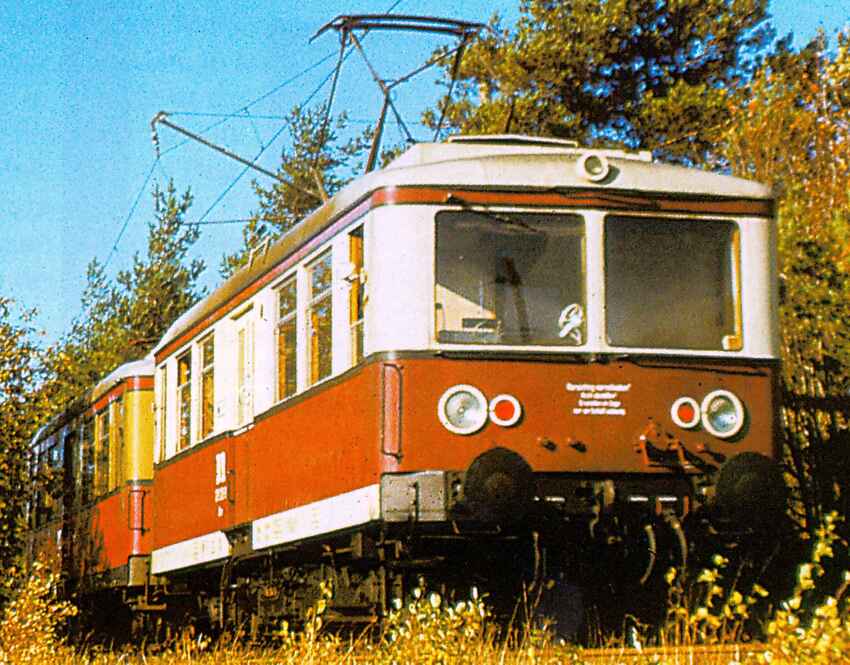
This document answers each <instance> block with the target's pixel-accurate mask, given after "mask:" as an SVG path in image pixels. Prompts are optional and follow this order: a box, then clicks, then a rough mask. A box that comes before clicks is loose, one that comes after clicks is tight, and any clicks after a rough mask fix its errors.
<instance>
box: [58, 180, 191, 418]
mask: <svg viewBox="0 0 850 665" xmlns="http://www.w3.org/2000/svg"><path fill="white" fill-rule="evenodd" d="M153 198H154V204H155V210H156V212H155V217H154V220H153V221H151V222H150V223H149V224H148V246H147V252H146V253H145V254H144V255H142V254H140V253H138V252H137V253H136V254H135V255H134V256H133V265H132V267H131V268H130V269H127V270H122V271H120V272H119V273H118V274H117V276H116V277H115V280H114V282H112V281H110V280H109V279H108V278H107V277H106V275H105V273H104V268H103V266H102V265H101V264H100V263H99V262H98V261H97V260H96V259H95V260H93V261H91V263H89V266H88V270H87V284H86V288H85V291H84V292H83V296H82V303H81V304H82V311H81V313H80V315H79V316H77V317H76V318H75V319H74V322H73V323H72V326H71V330H70V332H69V333H68V334H67V335H65V337H64V338H63V339H62V340H61V342H60V344H59V347H58V348H57V350H56V351H55V352H54V353H53V354H51V358H50V365H51V370H52V375H53V377H54V385H53V389H54V390H55V391H56V393H55V395H54V402H55V403H56V404H57V405H58V406H59V407H60V408H61V405H62V404H67V403H69V402H70V401H72V400H73V399H74V398H76V397H77V396H78V395H80V394H81V393H82V392H83V391H85V390H86V389H88V388H90V387H91V386H92V385H94V384H95V383H96V382H97V381H99V380H100V379H102V378H103V377H104V376H105V375H106V374H108V373H109V372H110V371H112V370H113V369H115V368H116V367H118V366H119V365H121V364H122V363H125V362H128V361H131V360H138V359H139V358H143V357H144V356H145V355H146V354H147V353H148V352H149V351H150V350H151V349H152V348H153V346H154V344H155V343H156V342H157V341H158V340H159V339H160V338H161V337H162V335H163V334H164V333H165V332H166V330H167V329H168V327H169V326H170V325H171V324H172V323H173V322H174V320H175V319H177V317H178V316H180V315H181V314H182V313H183V312H184V311H186V310H187V309H188V308H189V307H191V306H192V305H193V304H195V303H196V302H197V301H198V300H199V299H200V297H201V295H202V292H201V291H200V289H199V288H198V285H197V282H198V279H199V277H200V275H201V273H202V272H203V270H204V262H203V261H201V260H199V259H192V260H189V258H188V256H189V251H190V250H191V248H192V246H193V245H194V243H195V242H196V241H197V239H198V237H199V235H200V232H199V229H198V227H197V226H196V225H195V226H192V225H187V224H186V221H185V220H186V213H187V211H188V210H189V207H190V206H191V205H192V196H191V194H190V192H189V191H187V192H185V193H184V194H183V195H182V196H179V195H178V194H177V191H176V189H175V187H174V184H173V183H172V182H169V183H168V185H167V186H166V188H165V190H163V189H161V188H160V187H159V186H156V187H155V188H154V191H153Z"/></svg>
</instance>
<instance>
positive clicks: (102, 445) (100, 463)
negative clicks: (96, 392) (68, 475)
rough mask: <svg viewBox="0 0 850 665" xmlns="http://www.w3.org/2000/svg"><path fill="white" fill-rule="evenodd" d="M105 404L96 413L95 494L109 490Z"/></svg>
mask: <svg viewBox="0 0 850 665" xmlns="http://www.w3.org/2000/svg"><path fill="white" fill-rule="evenodd" d="M109 409H110V407H109V406H107V407H106V408H105V409H104V410H103V411H101V412H100V413H99V414H97V446H95V481H94V493H95V496H101V495H102V494H106V492H107V491H108V490H109V429H110V424H111V421H110V417H109Z"/></svg>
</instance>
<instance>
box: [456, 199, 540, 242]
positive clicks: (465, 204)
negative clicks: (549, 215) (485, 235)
mask: <svg viewBox="0 0 850 665" xmlns="http://www.w3.org/2000/svg"><path fill="white" fill-rule="evenodd" d="M446 203H453V204H455V205H459V206H460V207H461V208H463V209H464V210H466V211H467V212H471V213H473V214H476V215H480V216H482V217H485V218H486V219H492V220H493V221H496V222H499V223H500V224H507V225H508V226H517V227H519V228H521V229H525V230H526V231H530V232H531V233H534V234H535V235H543V234H544V231H541V230H540V229H535V228H534V227H533V226H531V225H529V224H526V223H525V222H523V221H522V220H521V219H515V218H513V217H507V216H505V215H500V214H499V213H496V212H490V211H489V210H477V209H476V208H473V207H472V204H471V203H470V202H469V201H467V200H466V199H462V198H461V197H459V196H458V195H457V194H449V195H448V196H447V197H446ZM479 205H480V204H479Z"/></svg>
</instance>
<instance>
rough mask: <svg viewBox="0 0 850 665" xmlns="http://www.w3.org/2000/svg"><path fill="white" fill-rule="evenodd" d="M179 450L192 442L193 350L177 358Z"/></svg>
mask: <svg viewBox="0 0 850 665" xmlns="http://www.w3.org/2000/svg"><path fill="white" fill-rule="evenodd" d="M177 418H178V420H177V450H178V451H180V450H184V449H185V448H188V447H189V445H190V444H191V442H192V351H191V349H190V350H189V351H187V352H186V353H184V354H183V355H182V356H180V357H179V358H177Z"/></svg>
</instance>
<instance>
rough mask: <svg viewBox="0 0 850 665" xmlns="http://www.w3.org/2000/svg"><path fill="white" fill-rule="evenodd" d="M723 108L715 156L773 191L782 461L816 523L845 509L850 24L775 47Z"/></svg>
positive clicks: (848, 476) (801, 506)
mask: <svg viewBox="0 0 850 665" xmlns="http://www.w3.org/2000/svg"><path fill="white" fill-rule="evenodd" d="M729 114H730V122H729V124H728V125H727V126H726V127H725V128H724V129H723V131H722V132H720V133H719V134H718V135H717V136H716V139H717V142H718V148H719V150H718V158H719V160H720V161H721V163H725V164H728V165H729V166H730V167H731V169H732V170H733V172H734V173H736V174H738V175H742V176H745V177H750V178H755V179H757V180H761V181H763V182H765V183H767V184H769V185H772V186H773V187H774V189H775V190H776V192H777V194H778V205H777V217H778V225H779V256H778V258H779V268H780V274H781V279H782V291H781V293H782V298H781V304H780V316H781V324H782V344H783V362H784V367H783V398H784V403H785V414H784V415H785V424H786V441H787V444H788V445H787V447H786V451H787V458H788V459H787V463H788V470H789V476H790V478H791V482H792V485H793V487H794V489H795V490H796V496H797V501H796V502H795V509H796V517H797V520H798V523H799V524H800V525H801V526H803V527H805V528H806V529H808V530H809V531H813V530H814V529H815V528H817V526H818V524H819V523H820V518H821V517H822V514H823V513H824V512H825V511H830V510H836V509H837V510H839V511H840V512H841V513H843V514H844V515H845V516H847V517H848V518H850V429H848V427H850V423H848V418H850V241H848V239H850V184H848V183H850V33H844V34H841V35H839V36H838V41H837V45H836V46H835V48H832V49H830V48H829V45H828V43H827V40H826V39H825V37H824V36H823V35H821V36H819V37H818V38H817V39H815V40H814V41H812V42H811V43H810V44H808V45H807V46H806V47H804V48H802V49H800V50H799V51H798V52H796V53H795V52H792V51H790V50H788V49H787V48H784V47H783V48H780V49H779V51H778V52H777V53H775V54H774V55H773V56H771V58H769V59H768V61H767V62H766V63H765V66H764V68H763V69H762V70H761V71H760V72H759V73H758V75H757V76H756V77H755V78H754V79H753V81H752V83H751V84H750V85H749V86H748V87H747V88H746V89H745V90H741V91H739V93H738V95H737V96H736V99H734V100H732V102H731V103H730V105H729Z"/></svg>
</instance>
